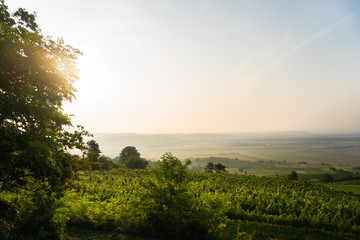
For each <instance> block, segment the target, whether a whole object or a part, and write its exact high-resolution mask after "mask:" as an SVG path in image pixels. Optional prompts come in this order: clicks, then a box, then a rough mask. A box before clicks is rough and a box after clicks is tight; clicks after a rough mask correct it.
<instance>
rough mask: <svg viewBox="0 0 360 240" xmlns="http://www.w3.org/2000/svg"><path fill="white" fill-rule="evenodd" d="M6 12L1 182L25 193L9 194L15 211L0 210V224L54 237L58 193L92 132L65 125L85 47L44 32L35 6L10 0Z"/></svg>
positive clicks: (0, 75)
mask: <svg viewBox="0 0 360 240" xmlns="http://www.w3.org/2000/svg"><path fill="white" fill-rule="evenodd" d="M0 19H1V21H0V62H1V64H0V148H1V154H0V190H1V191H10V192H14V193H16V194H20V195H18V197H17V198H16V200H15V199H11V200H9V201H7V206H11V208H9V209H12V210H11V211H15V212H17V214H16V215H14V216H13V217H9V216H5V215H4V214H5V212H6V211H5V212H1V213H0V219H1V226H0V228H1V230H0V231H1V232H3V233H4V234H10V235H11V236H12V238H17V239H22V238H26V239H32V238H34V239H49V238H53V239H55V238H56V233H55V232H56V229H55V230H54V231H52V230H51V229H53V227H54V224H53V225H52V227H51V226H50V225H51V224H50V222H51V221H52V220H51V219H52V216H53V212H54V207H53V201H54V199H56V198H58V197H59V196H60V195H61V193H62V191H63V190H64V189H65V188H66V187H67V186H68V182H69V179H70V178H71V177H72V176H73V173H74V171H73V168H72V165H73V163H74V162H76V161H78V159H79V157H77V156H75V155H72V154H70V153H69V150H70V149H73V148H78V149H80V150H84V149H85V146H84V143H83V136H84V135H88V133H87V132H86V131H84V129H83V128H82V127H81V126H79V127H78V129H77V130H75V131H73V132H70V131H69V130H66V129H70V128H71V127H72V124H71V119H70V116H69V115H67V114H65V113H64V112H63V110H62V103H63V101H71V100H72V98H73V97H74V92H75V89H74V87H73V82H74V81H75V80H77V79H78V75H77V69H76V62H75V60H76V58H77V55H78V54H80V52H79V50H77V49H75V48H72V47H71V46H69V45H65V44H64V41H63V40H62V39H59V40H58V41H53V40H52V39H51V38H49V37H44V36H43V35H41V32H40V29H39V28H38V26H37V24H36V22H35V15H34V14H30V13H28V12H27V11H25V10H24V9H19V10H18V11H16V12H15V13H14V14H13V15H10V13H9V12H8V9H7V6H6V5H5V3H4V1H1V2H0ZM35 193H36V194H35ZM2 201H3V200H2ZM24 202H25V203H26V205H24ZM5 205H6V204H5ZM9 211H10V210H9ZM39 214H41V216H39ZM26 223H28V224H30V223H31V226H32V227H31V230H29V231H27V230H25V228H28V227H30V225H28V224H26ZM49 224H50V225H49ZM55 225H56V224H55ZM4 229H5V230H4ZM51 231H52V233H51ZM48 234H50V235H51V234H52V237H50V235H48ZM20 235H21V236H20Z"/></svg>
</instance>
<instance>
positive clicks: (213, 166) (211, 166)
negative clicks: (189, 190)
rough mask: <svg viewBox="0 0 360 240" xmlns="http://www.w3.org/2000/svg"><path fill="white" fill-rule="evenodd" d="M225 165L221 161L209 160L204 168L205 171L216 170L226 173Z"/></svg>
mask: <svg viewBox="0 0 360 240" xmlns="http://www.w3.org/2000/svg"><path fill="white" fill-rule="evenodd" d="M225 168H226V167H225V166H224V165H222V164H221V163H216V164H214V163H212V162H208V163H207V164H206V167H205V168H204V170H205V172H208V173H212V172H214V171H215V172H216V173H224V172H225Z"/></svg>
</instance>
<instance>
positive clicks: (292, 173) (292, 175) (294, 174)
mask: <svg viewBox="0 0 360 240" xmlns="http://www.w3.org/2000/svg"><path fill="white" fill-rule="evenodd" d="M287 178H288V179H289V180H295V181H297V180H299V179H298V174H297V172H296V171H292V172H291V173H290V175H288V177H287Z"/></svg>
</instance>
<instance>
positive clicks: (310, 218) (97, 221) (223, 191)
mask: <svg viewBox="0 0 360 240" xmlns="http://www.w3.org/2000/svg"><path fill="white" fill-rule="evenodd" d="M168 158H169V159H168V160H169V161H170V165H169V164H168V165H166V166H164V165H158V166H157V167H155V168H153V169H152V170H130V169H126V168H120V169H113V170H111V171H87V172H84V173H83V175H82V176H81V177H80V179H79V180H78V181H77V182H75V183H74V187H73V189H72V190H70V191H67V192H66V194H65V196H64V197H63V198H62V199H61V200H60V202H59V207H58V209H57V218H58V219H62V220H63V221H67V222H68V225H70V226H82V227H84V226H85V227H89V228H98V229H117V231H120V232H128V233H135V234H141V235H148V236H156V237H169V236H171V238H182V239H184V238H186V239H199V238H203V239H204V238H208V239H212V238H214V239H245V238H239V236H240V235H239V234H240V233H239V226H240V227H241V226H245V225H244V223H252V222H253V223H256V226H258V228H263V227H264V226H275V228H276V229H278V230H279V229H286V228H291V229H298V231H304V229H305V231H306V230H308V231H314V230H316V231H328V232H331V233H332V234H340V236H342V237H343V238H344V239H348V238H349V239H356V238H357V237H356V236H358V235H359V234H360V201H359V200H360V196H359V195H357V194H353V193H346V192H342V191H337V190H334V189H330V188H329V187H327V186H325V185H322V184H312V183H307V182H300V181H290V180H287V179H285V178H280V177H256V176H244V175H235V174H216V173H201V172H189V171H187V170H186V167H187V166H186V165H182V164H181V163H179V162H180V161H175V160H176V158H175V157H173V156H171V155H169V156H168ZM174 159H175V160H174ZM163 162H164V161H163ZM165 162H166V161H165ZM171 164H172V165H171ZM236 228H237V230H236ZM301 229H302V230H301ZM241 231H243V230H241ZM251 231H252V232H253V234H254V233H256V231H257V229H256V227H255V230H254V228H253V230H251ZM254 239H256V235H255V237H254ZM280 239H281V238H280ZM314 239H316V238H314ZM334 239H336V237H335V238H334Z"/></svg>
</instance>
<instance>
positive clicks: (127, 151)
mask: <svg viewBox="0 0 360 240" xmlns="http://www.w3.org/2000/svg"><path fill="white" fill-rule="evenodd" d="M130 157H140V153H139V152H138V150H137V149H136V148H135V147H133V146H127V147H125V148H123V150H121V152H120V158H119V162H120V163H123V164H124V163H125V161H126V160H127V159H128V158H130Z"/></svg>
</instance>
